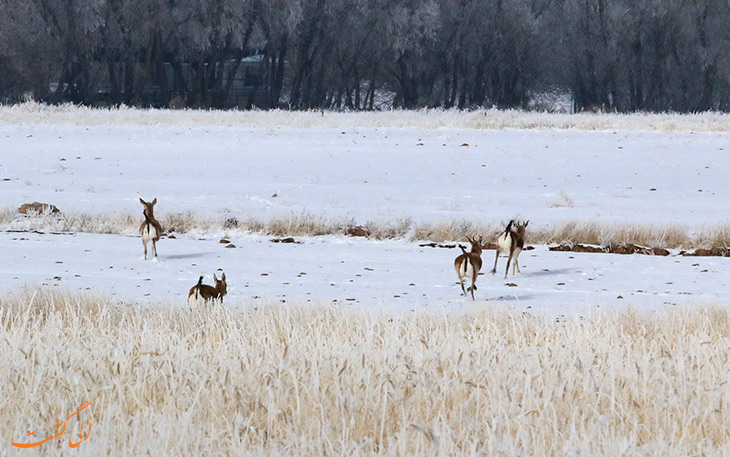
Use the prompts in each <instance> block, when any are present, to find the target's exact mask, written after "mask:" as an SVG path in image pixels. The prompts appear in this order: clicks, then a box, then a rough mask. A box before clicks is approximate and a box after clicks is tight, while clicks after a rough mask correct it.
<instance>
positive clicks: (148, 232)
mask: <svg viewBox="0 0 730 457" xmlns="http://www.w3.org/2000/svg"><path fill="white" fill-rule="evenodd" d="M159 237H160V234H159V233H157V229H156V228H155V226H154V225H152V224H145V227H144V228H143V229H142V240H144V241H150V240H156V239H159Z"/></svg>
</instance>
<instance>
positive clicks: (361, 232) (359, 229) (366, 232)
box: [345, 225, 370, 236]
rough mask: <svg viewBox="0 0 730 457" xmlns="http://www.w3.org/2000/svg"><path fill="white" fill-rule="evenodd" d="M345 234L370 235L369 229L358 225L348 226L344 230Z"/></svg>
mask: <svg viewBox="0 0 730 457" xmlns="http://www.w3.org/2000/svg"><path fill="white" fill-rule="evenodd" d="M345 235H347V236H370V230H368V229H366V228H365V227H362V226H360V225H358V226H357V227H350V228H349V229H347V230H346V231H345Z"/></svg>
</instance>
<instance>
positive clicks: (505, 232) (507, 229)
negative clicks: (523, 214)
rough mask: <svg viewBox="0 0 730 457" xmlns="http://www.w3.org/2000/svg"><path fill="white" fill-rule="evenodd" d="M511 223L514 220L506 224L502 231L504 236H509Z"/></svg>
mask: <svg viewBox="0 0 730 457" xmlns="http://www.w3.org/2000/svg"><path fill="white" fill-rule="evenodd" d="M513 222H514V220H511V221H509V224H507V228H506V229H504V234H505V235H509V232H510V230H512V223H513Z"/></svg>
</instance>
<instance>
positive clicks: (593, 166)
mask: <svg viewBox="0 0 730 457" xmlns="http://www.w3.org/2000/svg"><path fill="white" fill-rule="evenodd" d="M0 114H2V116H0V118H2V119H3V121H2V123H0V151H2V152H0V157H1V160H0V195H2V202H3V203H2V205H3V206H5V207H6V208H8V209H10V208H17V206H19V205H20V204H21V203H26V202H32V201H42V202H48V203H52V204H55V205H56V206H58V207H59V208H60V209H61V210H62V211H79V212H90V213H94V214H101V215H103V214H111V213H123V214H133V215H139V218H140V222H141V220H142V216H141V211H142V207H141V205H140V204H139V201H138V198H139V197H143V198H145V199H148V200H149V199H152V198H155V197H156V198H157V199H158V201H159V203H158V204H157V207H156V213H157V215H158V216H160V215H163V214H166V213H171V212H182V211H188V210H191V211H194V212H197V213H200V214H220V213H225V214H231V215H234V216H240V217H247V216H248V217H256V218H259V219H264V220H265V219H268V218H271V217H277V216H282V215H292V214H294V215H297V214H303V213H306V214H311V215H314V216H318V217H319V216H321V217H325V218H336V219H350V218H351V219H353V220H354V221H355V222H356V223H365V222H367V221H384V222H395V221H397V220H399V219H402V218H410V219H411V220H413V221H416V222H420V221H423V222H449V221H474V222H477V221H487V222H489V221H496V222H506V221H507V220H509V219H510V218H512V217H515V216H521V217H523V218H526V219H530V221H531V223H530V224H531V226H533V227H534V226H547V225H550V224H553V223H559V222H564V221H566V220H583V221H586V220H589V221H599V222H606V223H635V224H647V223H651V224H677V223H679V224H684V225H686V226H689V227H699V226H702V225H707V224H723V223H727V222H728V219H729V215H730V212H729V211H728V209H729V207H730V203H729V202H730V187H728V186H727V185H725V181H726V177H727V176H728V175H730V161H728V160H727V158H726V154H727V151H726V149H727V148H729V147H730V141H729V140H730V134H729V133H723V132H706V133H695V132H692V131H685V130H682V129H679V130H668V131H646V130H631V129H622V130H615V131H614V130H602V131H578V130H568V129H545V130H534V129H532V130H522V129H501V130H479V129H460V128H454V127H449V128H436V127H434V128H421V127H409V128H388V127H368V126H366V127H358V125H357V123H356V122H353V121H348V123H347V125H346V126H344V127H331V126H327V127H321V126H314V127H311V128H298V127H291V126H288V125H286V126H281V125H278V124H277V123H272V124H271V125H269V126H260V125H256V126H251V125H240V126H239V125H230V124H226V125H225V126H216V125H210V124H209V123H201V125H196V124H195V123H194V119H195V115H196V114H195V113H189V114H187V116H188V117H187V118H185V119H186V121H185V122H180V123H179V124H174V123H173V124H172V125H171V124H170V123H165V124H163V125H144V124H143V123H141V122H121V123H94V122H90V123H88V124H86V125H78V123H70V122H68V121H67V120H63V121H58V122H54V121H53V116H52V115H50V119H48V118H45V119H44V121H43V122H31V121H28V119H27V118H22V119H21V118H19V119H18V120H17V121H14V120H13V119H12V116H10V114H12V112H11V113H10V114H8V112H7V111H5V112H3V113H0ZM126 114H127V115H129V112H127V113H126ZM309 115H310V116H317V114H316V113H314V114H309ZM9 116H10V119H9ZM139 117H142V115H141V114H140V116H139ZM190 119H193V121H192V122H191V121H190ZM137 120H139V119H137ZM225 235H226V234H225V233H220V234H213V235H210V234H208V235H207V236H206V239H204V240H199V239H197V238H193V237H181V236H178V237H177V238H176V239H163V240H162V241H161V242H160V245H159V252H160V258H159V260H158V261H156V262H155V261H148V262H145V261H144V260H142V246H141V241H140V240H139V238H135V237H131V236H112V235H98V234H82V233H76V234H65V235H54V234H51V233H48V232H46V233H44V234H35V233H15V232H8V231H4V232H2V233H0V258H1V259H2V262H1V265H0V270H1V271H0V273H1V274H0V290H5V291H10V290H14V289H17V288H18V287H19V286H20V285H22V284H26V283H27V284H50V285H59V286H64V287H68V288H71V289H86V288H89V289H92V290H95V291H101V292H104V291H106V292H108V293H109V294H110V295H115V296H117V297H123V298H128V299H133V300H141V301H159V300H172V301H176V302H180V303H184V297H185V295H186V293H187V290H188V289H189V288H190V287H191V286H192V285H194V284H195V282H196V280H197V277H198V276H199V275H201V274H204V275H206V282H208V283H211V282H212V280H211V275H212V273H213V272H215V271H217V269H219V268H220V269H222V270H224V271H225V272H226V274H227V277H228V282H229V284H230V288H229V291H230V293H229V296H228V297H227V302H229V303H231V304H234V305H249V304H251V303H256V302H257V301H261V302H271V301H278V300H286V301H287V302H291V303H301V302H306V301H308V300H311V301H319V302H332V301H334V300H336V301H337V302H338V303H341V304H343V305H352V306H358V305H359V306H367V307H371V308H374V309H382V310H386V311H402V310H410V309H415V308H417V307H423V308H427V309H433V310H438V311H441V310H444V309H445V310H453V309H460V308H462V307H468V306H473V304H472V303H471V300H466V299H464V298H463V297H459V292H460V290H459V288H458V286H457V285H455V281H456V274H455V272H454V270H453V259H454V257H456V255H457V254H458V252H456V250H455V249H438V248H421V247H419V246H418V243H410V242H407V241H403V240H393V241H381V242H377V241H369V240H363V239H354V238H345V237H330V236H328V237H320V238H302V239H299V241H302V244H277V243H272V242H270V241H269V238H262V237H260V236H253V235H251V236H242V237H241V238H240V239H236V238H231V241H232V243H233V244H234V245H236V248H235V249H229V248H225V245H223V244H220V243H219V239H220V237H223V236H225ZM493 256H494V253H493V251H487V252H485V254H484V260H485V267H484V271H486V272H488V270H489V269H491V265H492V264H493V261H494V257H493ZM522 256H523V257H522V262H521V267H522V274H521V275H517V276H516V277H514V278H512V277H511V276H510V277H509V278H508V280H507V281H505V280H503V278H502V276H503V273H502V275H499V274H498V275H497V276H492V275H490V274H488V273H487V275H485V276H482V277H481V278H480V279H479V282H478V286H479V290H478V291H477V297H478V299H479V301H478V302H477V305H479V306H483V305H485V300H487V301H488V303H486V304H487V305H488V306H514V307H517V308H518V309H531V310H535V311H539V312H547V313H554V314H564V313H585V312H588V311H587V310H589V309H591V308H592V307H595V306H614V305H624V304H632V305H636V306H637V307H642V308H643V307H647V308H648V307H662V306H671V305H674V304H706V303H719V304H726V303H727V298H726V297H728V296H729V295H730V294H728V292H729V291H730V285H729V284H728V283H729V282H730V280H726V278H727V271H728V266H730V264H729V263H728V262H729V261H730V260H728V259H723V258H683V257H678V256H670V257H648V256H640V255H632V256H619V255H607V254H573V253H561V252H549V251H548V250H547V247H545V246H537V247H536V249H535V250H534V251H526V252H524V253H523V254H522ZM504 262H505V260H504V259H501V261H500V266H499V268H500V270H502V271H503V268H504ZM59 278H60V279H59ZM508 282H509V283H513V284H515V285H516V286H507V285H506V284H507V283H508ZM619 296H621V297H623V298H618V297H619Z"/></svg>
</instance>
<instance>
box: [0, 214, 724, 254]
mask: <svg viewBox="0 0 730 457" xmlns="http://www.w3.org/2000/svg"><path fill="white" fill-rule="evenodd" d="M158 220H159V221H160V223H161V224H162V227H163V229H164V231H165V232H166V233H177V234H193V235H196V236H206V235H211V234H212V235H213V236H218V235H220V234H222V233H226V234H229V235H231V236H232V235H236V234H238V235H245V234H247V233H255V234H261V235H265V236H276V237H293V236H322V235H344V234H345V233H347V231H348V229H351V228H353V227H355V226H358V224H357V223H356V221H354V220H352V219H338V218H332V217H326V216H322V215H319V216H318V215H312V214H309V213H306V212H304V213H292V214H289V215H280V216H275V217H272V218H270V219H269V220H262V219H258V218H252V217H249V218H240V219H239V218H237V217H235V216H233V215H231V214H230V213H217V214H198V213H194V212H191V211H188V212H182V213H168V214H164V213H163V214H161V215H160V217H159V218H158ZM141 222H142V219H141V216H135V215H131V214H124V213H109V214H88V213H74V212H70V213H64V214H62V215H60V216H59V215H55V216H53V215H39V216H20V215H18V214H17V212H15V211H14V210H0V228H2V229H3V230H21V231H22V230H27V231H33V230H36V231H51V232H82V233H105V234H124V235H136V234H137V233H138V230H139V225H140V224H141ZM505 225H506V223H505V222H504V221H499V222H497V221H481V222H472V221H465V220H460V221H437V222H415V221H413V220H411V219H409V218H403V219H399V220H395V221H382V220H381V221H368V222H366V223H365V224H363V225H362V227H364V228H365V229H366V231H367V233H369V235H368V237H370V238H373V239H378V240H381V239H401V238H405V239H408V240H410V241H434V242H439V243H440V242H445V241H460V240H464V239H465V238H466V236H474V235H478V236H483V237H485V239H486V240H491V241H495V240H496V239H497V236H498V235H499V233H500V232H501V231H502V230H504V226H505ZM526 242H527V243H529V244H543V245H544V244H566V243H568V244H570V243H581V244H593V245H600V246H604V247H608V246H616V245H624V244H635V245H639V246H646V247H649V248H664V249H700V248H702V249H710V248H726V247H728V246H730V225H728V224H714V225H708V226H704V227H701V228H700V229H699V230H698V231H696V232H693V231H691V230H690V229H689V228H688V227H686V226H683V225H679V224H653V225H652V224H629V223H626V224H611V223H602V222H593V221H579V220H574V221H565V222H558V223H554V224H551V225H547V226H540V225H539V224H538V223H537V222H534V221H533V222H532V223H531V224H530V227H529V228H528V229H527V231H526Z"/></svg>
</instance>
